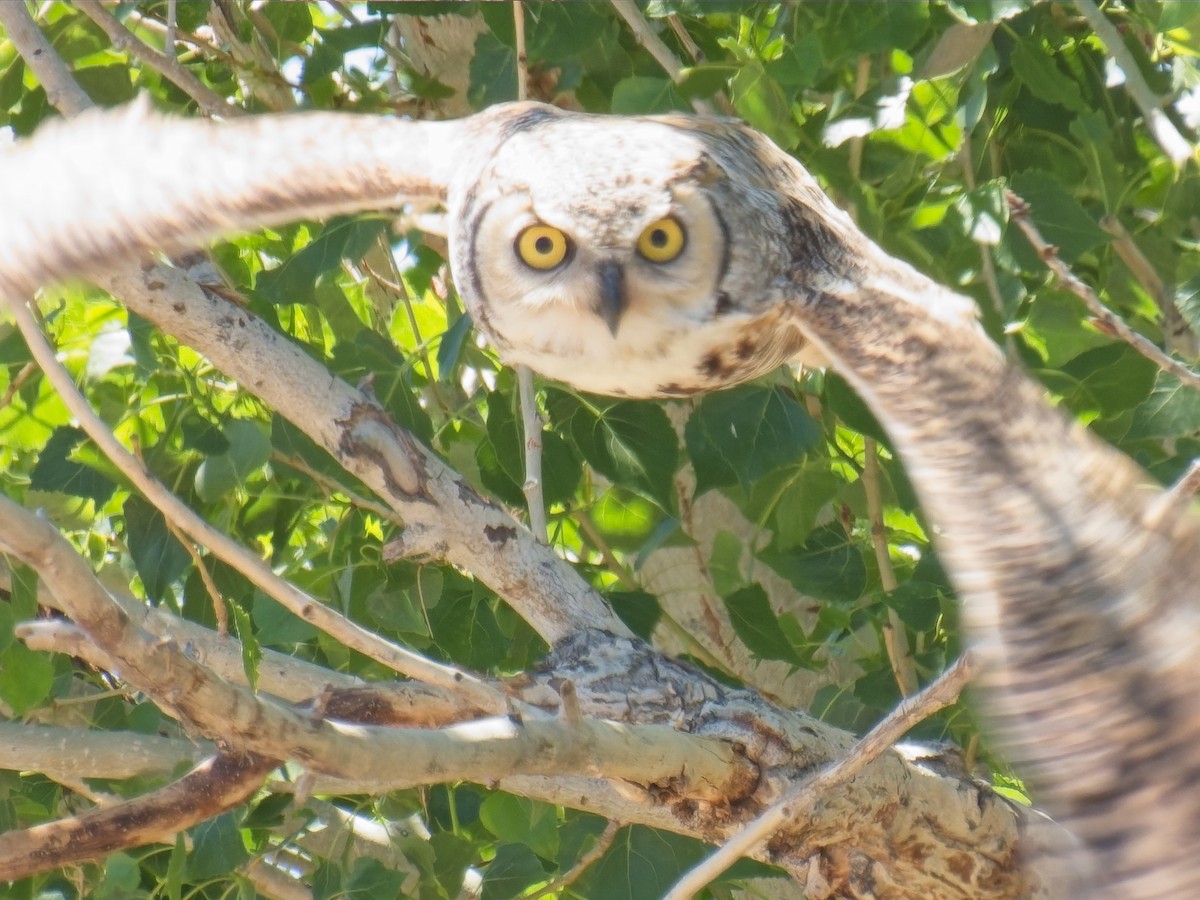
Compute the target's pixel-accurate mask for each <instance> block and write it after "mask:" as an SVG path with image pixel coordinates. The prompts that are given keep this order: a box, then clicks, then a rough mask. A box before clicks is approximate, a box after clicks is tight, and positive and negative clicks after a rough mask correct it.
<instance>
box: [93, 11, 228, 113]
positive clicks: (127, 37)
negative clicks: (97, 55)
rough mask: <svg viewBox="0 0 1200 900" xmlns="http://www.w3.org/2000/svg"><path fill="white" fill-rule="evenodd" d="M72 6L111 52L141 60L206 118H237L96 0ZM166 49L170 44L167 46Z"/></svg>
mask: <svg viewBox="0 0 1200 900" xmlns="http://www.w3.org/2000/svg"><path fill="white" fill-rule="evenodd" d="M75 6H76V7H78V9H79V11H80V12H82V13H83V14H84V15H85V16H87V17H88V18H89V19H91V20H92V21H93V22H95V23H96V24H97V25H99V26H100V29H101V30H102V31H103V32H104V33H105V34H106V35H108V39H109V40H110V41H112V45H113V47H114V49H117V50H121V51H123V52H125V53H128V54H129V55H130V56H133V57H134V58H136V59H139V60H141V61H142V62H143V63H144V64H145V65H147V66H149V67H150V68H151V69H153V70H154V71H156V72H158V74H160V75H162V76H163V77H164V78H166V79H167V80H168V81H170V82H171V83H172V84H174V85H175V86H176V87H177V88H179V89H180V90H181V91H183V92H184V93H185V94H187V95H188V96H189V97H191V98H192V99H193V100H195V101H196V103H197V104H198V105H199V106H200V108H201V109H202V110H204V112H205V113H207V114H208V115H210V116H218V117H232V116H240V115H242V114H243V110H242V109H241V108H240V107H237V106H234V105H233V104H231V103H229V102H228V101H227V100H226V99H225V98H224V97H222V96H221V95H220V94H218V93H217V92H216V91H214V90H213V89H212V88H210V87H209V86H208V85H206V84H205V83H204V82H202V81H201V80H200V79H199V78H197V77H196V76H195V75H193V74H192V73H191V72H189V71H188V70H187V69H185V68H184V67H183V66H181V65H180V64H179V60H178V59H176V58H175V57H174V56H173V55H171V54H169V53H163V52H161V51H159V50H155V49H154V48H153V47H151V46H150V45H149V44H147V43H145V42H144V41H141V40H139V39H138V38H137V37H136V36H135V35H134V34H133V33H132V32H130V31H129V30H128V29H126V28H125V27H124V26H123V25H121V23H120V22H118V21H117V20H116V19H115V18H114V17H113V15H112V13H110V12H109V11H108V10H106V9H105V8H104V7H103V6H101V5H100V3H99V2H98V0H75ZM167 46H168V47H170V46H171V45H170V44H167Z"/></svg>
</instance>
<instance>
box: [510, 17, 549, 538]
mask: <svg viewBox="0 0 1200 900" xmlns="http://www.w3.org/2000/svg"><path fill="white" fill-rule="evenodd" d="M513 24H514V26H515V27H516V37H517V99H518V100H526V99H528V97H529V57H528V56H527V55H526V52H525V4H524V3H522V2H520V0H516V2H514V3H513ZM517 393H518V394H519V395H520V399H521V427H522V431H523V433H524V435H525V483H524V484H522V485H521V490H522V492H523V493H524V494H525V505H526V506H527V507H529V530H530V531H532V532H533V536H534V537H535V538H537V539H538V540H539V541H541V542H542V543H543V544H544V543H546V538H547V533H548V527H549V525H548V522H547V520H546V497H545V494H544V493H543V492H542V417H541V416H540V415H538V408H537V388H536V387H535V386H534V383H533V370H532V369H530V368H529V366H517Z"/></svg>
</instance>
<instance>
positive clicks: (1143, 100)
mask: <svg viewBox="0 0 1200 900" xmlns="http://www.w3.org/2000/svg"><path fill="white" fill-rule="evenodd" d="M1075 6H1076V7H1077V8H1078V9H1079V11H1080V12H1081V13H1083V17H1084V18H1085V19H1087V21H1088V24H1089V25H1091V26H1092V31H1094V32H1096V35H1097V36H1098V37H1099V38H1100V40H1101V41H1103V42H1104V46H1105V47H1107V48H1108V52H1109V55H1110V56H1112V59H1113V62H1114V63H1116V65H1117V68H1118V69H1120V70H1121V72H1122V73H1124V75H1125V90H1126V91H1127V92H1128V93H1129V96H1130V97H1132V98H1133V102H1134V103H1136V104H1137V106H1138V109H1140V110H1141V111H1142V116H1143V117H1145V120H1146V127H1147V128H1149V129H1150V134H1151V135H1152V136H1153V137H1154V140H1155V141H1157V142H1158V146H1159V147H1161V148H1162V151H1163V153H1165V154H1167V158H1168V159H1170V160H1171V162H1172V163H1174V164H1175V167H1176V168H1182V167H1183V165H1184V164H1185V163H1186V162H1187V161H1188V160H1189V159H1191V158H1192V155H1193V153H1194V148H1193V147H1192V145H1191V144H1190V143H1189V142H1188V140H1187V139H1186V138H1185V137H1184V136H1183V135H1182V134H1180V133H1179V129H1177V128H1176V127H1175V123H1173V122H1172V121H1171V120H1170V118H1169V117H1168V116H1167V114H1166V113H1165V112H1163V109H1162V98H1161V97H1159V96H1158V94H1156V93H1154V91H1153V90H1152V89H1151V88H1150V85H1149V83H1148V82H1147V81H1146V79H1145V78H1143V77H1142V71H1141V69H1139V68H1138V64H1137V61H1136V60H1135V59H1134V58H1133V54H1132V53H1130V52H1129V48H1128V47H1126V46H1125V42H1124V41H1123V40H1122V39H1121V34H1120V32H1118V31H1117V27H1116V26H1115V25H1113V23H1112V22H1110V21H1109V20H1108V16H1106V15H1105V14H1104V13H1103V12H1101V10H1100V7H1099V6H1097V5H1096V4H1095V3H1094V2H1093V0H1075Z"/></svg>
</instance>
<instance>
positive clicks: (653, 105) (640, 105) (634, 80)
mask: <svg viewBox="0 0 1200 900" xmlns="http://www.w3.org/2000/svg"><path fill="white" fill-rule="evenodd" d="M690 109H691V107H690V106H688V103H687V100H685V99H684V98H683V95H682V94H680V93H679V91H677V90H676V89H675V85H674V84H672V83H671V81H670V79H667V78H654V77H649V76H642V75H631V76H630V77H628V78H624V79H622V80H621V81H619V82H617V85H616V87H614V88H613V94H612V111H613V112H614V113H617V114H619V115H628V116H637V115H648V114H650V113H665V112H674V111H676V110H685V111H690Z"/></svg>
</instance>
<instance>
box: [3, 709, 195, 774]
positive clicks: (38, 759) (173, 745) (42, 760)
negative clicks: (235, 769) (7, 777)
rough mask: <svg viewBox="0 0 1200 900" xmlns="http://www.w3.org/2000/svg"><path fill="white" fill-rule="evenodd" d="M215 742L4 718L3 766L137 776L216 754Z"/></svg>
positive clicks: (29, 770)
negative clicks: (31, 722)
mask: <svg viewBox="0 0 1200 900" xmlns="http://www.w3.org/2000/svg"><path fill="white" fill-rule="evenodd" d="M213 753H214V748H213V746H212V745H211V744H208V743H207V742H205V743H200V744H197V743H196V742H194V741H189V740H184V739H181V738H169V737H160V736H159V735H155V734H133V733H130V732H117V731H86V730H84V729H81V728H62V727H60V726H57V725H31V724H27V723H16V722H0V769H10V770H12V771H16V772H42V773H44V774H46V775H48V776H50V777H51V778H54V777H55V776H56V775H59V774H69V775H71V776H73V777H75V778H106V779H121V778H136V777H138V776H141V775H157V774H161V773H164V772H170V771H171V770H172V769H174V768H175V767H176V766H178V765H179V763H180V761H181V760H187V759H190V760H192V761H193V762H196V763H198V762H200V761H201V760H202V759H205V758H207V757H210V756H212V755H213Z"/></svg>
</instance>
